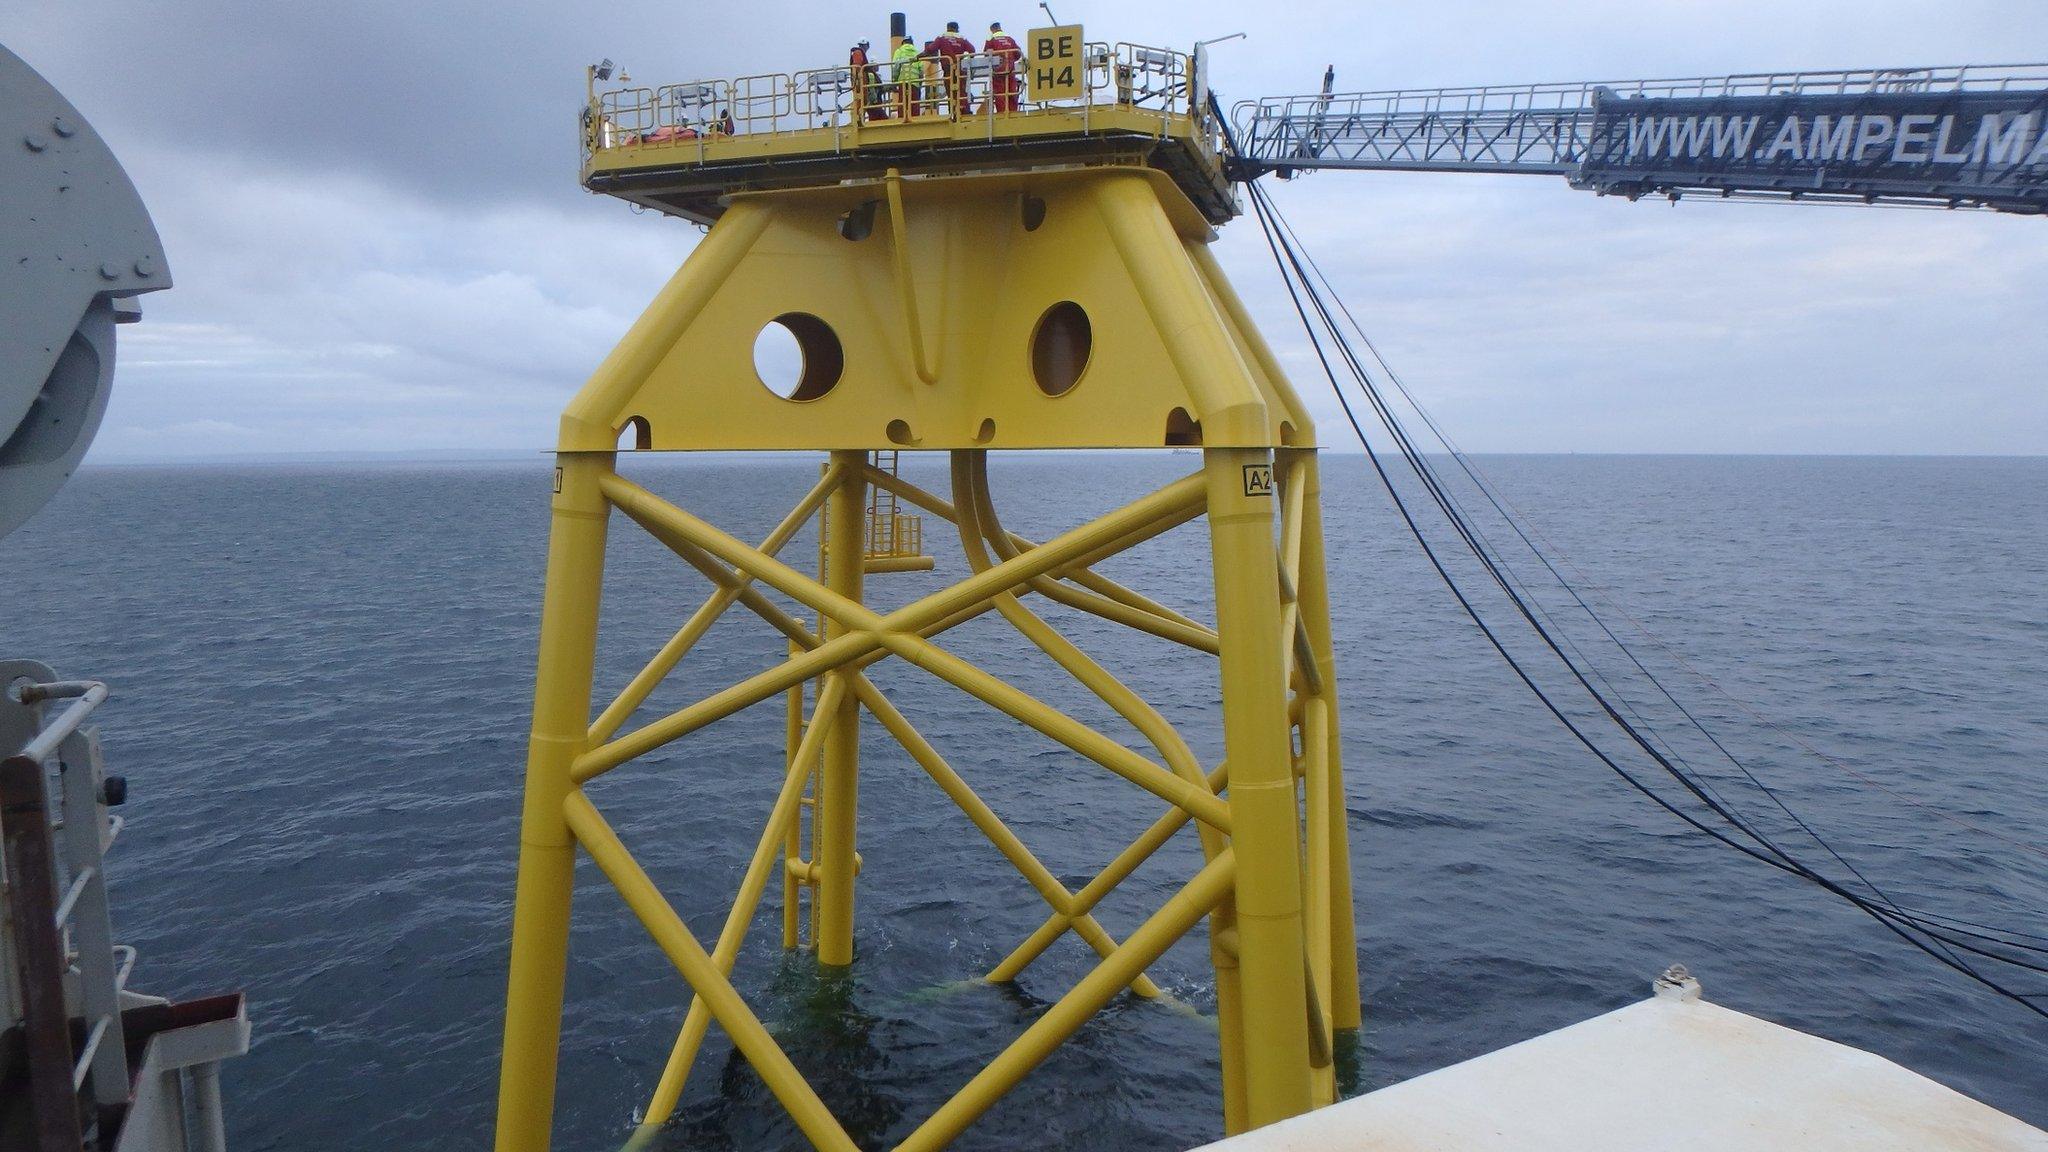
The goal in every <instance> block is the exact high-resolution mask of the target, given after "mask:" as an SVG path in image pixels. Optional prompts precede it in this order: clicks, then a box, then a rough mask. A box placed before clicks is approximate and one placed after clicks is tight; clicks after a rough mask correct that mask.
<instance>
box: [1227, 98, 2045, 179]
mask: <svg viewBox="0 0 2048 1152" xmlns="http://www.w3.org/2000/svg"><path fill="white" fill-rule="evenodd" d="M1231 119H1232V122H1233V126H1234V128H1235V142H1236V145H1237V149H1238V155H1237V156H1236V157H1234V158H1233V164H1232V168H1233V175H1235V176H1237V177H1238V178H1240V179H1243V178H1249V177H1252V176H1256V175H1260V174H1262V173H1266V172H1274V173H1278V174H1279V175H1282V176H1291V175H1293V174H1294V173H1296V172H1299V171H1303V170H1309V169H1321V168H1335V169H1352V170H1365V171H1373V170H1377V171H1414V172H1496V173H1514V174H1525V175H1539V176H1563V177H1566V178H1567V179H1569V180H1570V181H1571V182H1572V185H1573V186H1574V187H1577V188H1582V189H1586V190H1588V191H1593V192H1599V193H1601V194H1603V195H1607V194H1613V195H1623V196H1627V197H1629V198H1631V199H1633V198H1635V197H1638V196H1642V195H1669V196H1673V197H1676V196H1678V195H1682V194H1684V193H1686V192H1692V191H1702V192H1709V193H1713V194H1715V195H1721V196H1771V197H1789V198H1794V199H1817V200H1829V199H1836V200H1840V199H1848V200H1853V201H1855V202H1858V203H1917V204H1934V205H1939V206H1946V207H1982V208H1994V209H1998V210H2001V211H2008V212H2040V211H2042V209H2043V207H2044V205H2048V183H2044V177H2048V146H2044V141H2048V132H2044V131H2043V129H2044V127H2048V65H2043V64H2026V65H1995V66H1960V67H1943V68H1868V69H1857V70H1850V71H1835V72H1790V73H1747V74H1741V75H1733V76H1715V77H1693V78H1688V79H1673V80H1620V81H1607V82H1593V81H1585V82H1571V83H1562V84H1523V85H1502V86H1487V87H1476V88H1424V89H1402V90H1393V91H1381V92H1359V93H1351V94H1333V93H1318V94H1314V95H1308V96H1283V97H1273V98H1269V99H1263V100H1253V101H1245V102H1242V103H1240V104H1238V105H1237V106H1236V108H1235V109H1233V111H1232V117H1231Z"/></svg>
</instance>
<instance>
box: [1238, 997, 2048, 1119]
mask: <svg viewBox="0 0 2048 1152" xmlns="http://www.w3.org/2000/svg"><path fill="white" fill-rule="evenodd" d="M2042 1092H2043V1093H2044V1094H2048V1084H2044V1085H2043V1086H2042ZM1206 1147H1207V1150H1208V1152H1308V1150H1311V1149H1313V1150H1315V1152H1353V1150H1356V1152H1367V1150H1370V1152H1425V1150H1427V1152H1437V1150H1443V1152H1451V1150H1458V1152H1494V1150H1499V1152H1509V1150H1512V1152H1651V1150H1659V1149H1669V1150H1672V1152H1678V1150H1686V1152H1693V1150H1699V1152H1706V1150H1709V1149H1711V1150H1714V1152H1744V1150H1750V1149H1757V1150H1761V1149H1772V1150H1774V1152H1776V1150H1783V1152H1792V1150H1797V1152H1834V1150H1841V1152H1852V1150H1853V1152H1950V1150H1953V1152H2021V1150H2025V1152H2048V1132H2043V1131H2041V1130H2040V1129H2038V1128H2034V1127H2032V1126H2030V1125H2027V1124H2023V1123H2021V1122H2020V1121H2018V1120H2015V1119H2013V1118H2012V1117H2010V1116H2007V1115H2005V1114H2004V1113H2002V1112H1998V1111H1996V1110H1994V1109H1992V1108H1990V1107H1988V1106H1986V1105H1984V1104H1980V1103H1978V1102H1977V1101H1975V1100H1972V1099H1970V1098H1969V1097H1967V1096H1964V1095H1962V1094H1961V1093H1958V1092H1955V1091H1953V1090H1951V1089H1948V1088H1945V1087H1943V1086H1941V1085H1939V1084H1936V1083H1935V1082H1934V1081H1932V1080H1929V1079H1927V1078H1926V1077H1924V1076H1921V1075H1919V1074H1917V1073H1914V1072H1910V1071H1907V1070H1906V1069H1905V1068H1902V1067H1900V1066H1899V1065H1897V1064H1894V1063H1892V1062H1891V1061H1889V1060H1886V1059H1883V1058H1882V1057H1878V1056H1873V1055H1871V1054H1870V1053H1868V1052H1864V1051H1860V1050H1858V1049H1855V1048H1850V1047H1847V1046H1845V1045H1841V1044H1836V1043H1834V1042H1832V1041H1828V1040H1822V1039H1819V1038H1818V1037H1814V1036H1809V1035H1807V1034H1805V1033H1803V1032H1797V1031H1794V1030H1792V1029H1790V1028H1785V1027H1781V1026H1779V1025H1776V1024H1772V1023H1770V1022H1769V1021H1766V1020H1759V1019H1757V1018H1756V1017H1754V1016H1745V1015H1743V1014H1742V1013H1740V1012H1735V1011H1731V1010H1730V1009H1727V1008H1722V1007H1718V1006H1716V1005H1713V1004H1709V1003H1707V1002H1705V1001H1702V1000H1693V1001H1681V1000H1678V999H1665V998H1663V997H1658V998H1653V999H1650V1000H1645V1001H1643V1002H1642V1003H1640V1004H1633V1005H1630V1006H1629V1007H1627V1008H1623V1009H1620V1010H1619V1011H1616V1012H1610V1013H1608V1014H1607V1015H1605V1016H1599V1017H1595V1018H1594V1019H1591V1020H1588V1021H1586V1022H1585V1023H1583V1024H1575V1025H1573V1026H1571V1027H1569V1028H1563V1029H1559V1030H1558V1031H1556V1032H1551V1033H1547V1034H1545V1035H1542V1036H1538V1037H1536V1038H1535V1039H1533V1040H1525V1041H1523V1042H1522V1043H1520V1044H1516V1045H1513V1046H1511V1047H1508V1048H1503V1049H1501V1050H1500V1051H1498V1052H1491V1053H1488V1054H1487V1055H1485V1056H1481V1057H1478V1058H1477V1059H1474V1060H1468V1061H1466V1062H1465V1063H1463V1064H1456V1065H1453V1066H1451V1067H1449V1068H1444V1069H1440V1070H1438V1071H1436V1072H1431V1073H1429V1074H1428V1075H1424V1076H1418V1077H1416V1078H1415V1079H1413V1080H1409V1081H1406V1082H1404V1083H1401V1084H1395V1085H1392V1086H1391V1087H1387V1088H1382V1089H1380V1090H1379V1091H1377V1092H1373V1093H1369V1094H1368V1095H1365V1096H1361V1097H1358V1098H1357V1099H1353V1100H1346V1101H1342V1102H1340V1103H1338V1104H1336V1105H1334V1106H1332V1107H1329V1108H1325V1109H1322V1110H1320V1111H1317V1112H1312V1113H1310V1114H1308V1115H1306V1116H1298V1117H1296V1118H1294V1119H1292V1120H1287V1121H1283V1122H1282V1123H1279V1124H1274V1125H1271V1126H1269V1127H1266V1128H1262V1129H1258V1130H1257V1131H1253V1132H1248V1133H1245V1134H1244V1135H1242V1136H1238V1137H1235V1138H1233V1139H1229V1140H1224V1141H1222V1142H1220V1143H1216V1144H1211V1145H1207V1146H1206Z"/></svg>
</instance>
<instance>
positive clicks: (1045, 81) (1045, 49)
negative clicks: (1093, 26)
mask: <svg viewBox="0 0 2048 1152" xmlns="http://www.w3.org/2000/svg"><path fill="white" fill-rule="evenodd" d="M1086 43H1087V41H1085V40H1083V39H1082V38H1081V26H1080V25H1079V24H1061V25H1059V26H1057V27H1053V28H1033V29H1032V30H1031V31H1030V33H1029V34H1028V35H1027V36H1026V37H1025V41H1024V74H1025V75H1026V76H1027V77H1029V90H1030V93H1031V99H1032V101H1033V102H1037V101H1042V100H1079V99H1081V98H1082V97H1083V96H1085V95H1087V93H1088V68H1087V64H1086V61H1085V60H1084V59H1083V52H1082V48H1083V46H1084V45H1085V44H1086Z"/></svg>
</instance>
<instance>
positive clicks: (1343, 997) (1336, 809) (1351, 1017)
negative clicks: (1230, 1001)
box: [1283, 449, 1361, 1029]
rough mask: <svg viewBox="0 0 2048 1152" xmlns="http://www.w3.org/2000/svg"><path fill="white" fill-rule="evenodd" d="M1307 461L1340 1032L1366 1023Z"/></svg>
mask: <svg viewBox="0 0 2048 1152" xmlns="http://www.w3.org/2000/svg"><path fill="white" fill-rule="evenodd" d="M1283 454H1284V455H1288V456H1300V457H1301V458H1302V464H1301V476H1302V487H1303V490H1304V499H1303V507H1302V532H1301V586H1300V593H1301V622H1302V627H1303V630H1304V631H1306V632H1307V633H1308V638H1309V648H1310V651H1311V653H1312V654H1313V656H1314V658H1315V662H1316V664H1317V665H1318V666H1320V667H1321V668H1322V670H1323V684H1322V686H1321V695H1322V699H1323V700H1324V702H1325V705H1326V707H1325V717H1326V722H1325V727H1326V729H1327V731H1326V732H1325V733H1324V744H1325V748H1326V751H1325V756H1326V757H1327V764H1328V772H1329V778H1330V787H1329V802H1330V812H1329V829H1330V1016H1331V1022H1332V1023H1333V1024H1334V1025H1335V1026H1336V1027H1338V1028H1346V1029H1349V1028H1357V1027H1358V1026H1359V1025H1360V1023H1361V1007H1360V1003H1359V995H1358V937H1357V926H1356V923H1355V920H1354V913H1353V910H1352V898H1351V833H1350V821H1349V818H1348V814H1347V812H1346V810H1345V806H1344V753H1343V739H1342V734H1341V732H1340V730H1339V729H1340V727H1341V725H1340V722H1339V719H1338V717H1339V715H1340V712H1339V710H1338V707H1337V663H1336V660H1337V656H1336V647H1335V645H1334V643H1333V642H1332V640H1331V637H1330V587H1329V582H1328V577H1327V574H1326V571H1325V568H1324V562H1323V507H1322V493H1321V485H1320V480H1321V476H1320V461H1319V460H1318V459H1317V457H1316V453H1315V451H1314V450H1313V449H1289V450H1286V451H1285V452H1284V453H1283Z"/></svg>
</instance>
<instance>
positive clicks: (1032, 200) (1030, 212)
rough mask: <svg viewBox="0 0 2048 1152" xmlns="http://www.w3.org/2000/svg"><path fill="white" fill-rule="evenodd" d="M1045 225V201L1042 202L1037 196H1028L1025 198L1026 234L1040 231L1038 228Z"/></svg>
mask: <svg viewBox="0 0 2048 1152" xmlns="http://www.w3.org/2000/svg"><path fill="white" fill-rule="evenodd" d="M1043 223H1045V201H1043V200H1040V199H1039V198H1038V197H1036V196H1026V197H1025V198H1024V230H1025V231H1026V232H1036V231H1038V226H1039V225H1040V224H1043Z"/></svg>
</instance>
